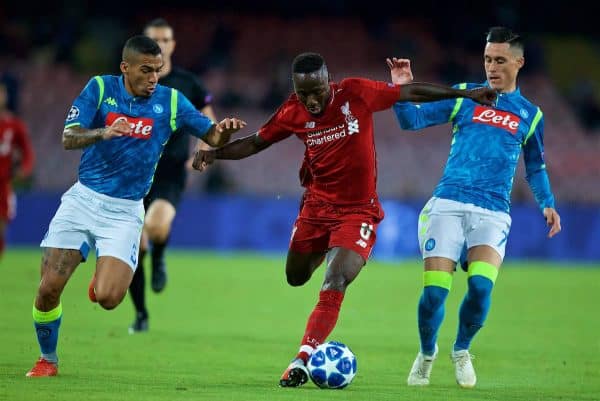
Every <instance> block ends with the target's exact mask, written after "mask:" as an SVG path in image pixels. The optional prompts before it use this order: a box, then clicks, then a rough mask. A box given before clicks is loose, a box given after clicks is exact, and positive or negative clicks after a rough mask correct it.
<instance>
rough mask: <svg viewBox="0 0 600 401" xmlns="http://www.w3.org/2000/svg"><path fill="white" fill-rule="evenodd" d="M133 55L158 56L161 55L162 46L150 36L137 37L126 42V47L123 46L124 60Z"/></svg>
mask: <svg viewBox="0 0 600 401" xmlns="http://www.w3.org/2000/svg"><path fill="white" fill-rule="evenodd" d="M131 53H138V54H151V55H153V56H158V55H159V54H160V46H159V45H158V43H156V42H155V41H154V40H152V39H150V38H149V37H148V36H145V35H136V36H132V37H131V38H129V39H127V42H125V46H123V60H125V59H126V58H128V56H129V55H130V54H131Z"/></svg>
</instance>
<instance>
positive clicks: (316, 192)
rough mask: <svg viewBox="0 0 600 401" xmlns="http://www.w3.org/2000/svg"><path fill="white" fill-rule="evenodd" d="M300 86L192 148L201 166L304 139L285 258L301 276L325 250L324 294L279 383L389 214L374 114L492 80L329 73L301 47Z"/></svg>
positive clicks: (291, 275)
mask: <svg viewBox="0 0 600 401" xmlns="http://www.w3.org/2000/svg"><path fill="white" fill-rule="evenodd" d="M292 80H293V83H294V91H295V93H294V94H292V95H291V96H290V98H289V99H288V100H287V101H286V102H285V103H283V104H282V105H281V106H280V107H279V109H278V110H277V111H276V112H275V114H274V115H273V116H272V117H271V119H270V120H269V121H268V122H267V123H266V124H265V125H263V126H262V128H260V130H259V131H258V132H257V133H256V134H254V135H250V136H247V137H245V138H242V139H238V140H236V141H234V142H232V143H230V144H229V145H227V146H224V147H222V148H219V149H216V150H210V151H203V150H200V151H198V152H197V153H196V157H195V160H194V167H195V168H197V169H200V170H202V168H203V166H204V165H205V164H210V163H212V162H213V161H214V160H215V159H243V158H245V157H248V156H251V155H253V154H255V153H258V152H261V151H263V150H265V149H266V148H268V147H269V146H271V145H272V144H274V143H275V142H279V141H281V140H284V139H286V138H288V137H290V136H292V135H295V136H297V137H298V138H299V139H300V140H302V141H303V142H304V145H305V147H306V151H305V154H304V155H305V156H304V162H303V165H302V167H301V170H300V181H301V184H302V186H304V187H305V189H306V190H305V192H304V195H303V197H302V201H301V207H300V212H299V214H298V217H297V219H296V222H295V224H294V227H293V229H292V239H291V241H290V245H289V251H288V255H287V262H286V277H287V281H288V283H289V284H290V285H291V286H301V285H303V284H305V283H306V282H307V281H308V280H309V279H310V277H311V276H312V274H313V272H314V271H315V270H316V269H317V268H318V267H319V265H321V263H322V262H323V260H324V259H325V257H326V256H327V259H328V261H327V270H326V272H325V280H324V282H323V285H322V287H321V291H320V293H319V300H318V303H317V305H316V307H315V308H314V310H313V312H312V313H311V315H310V317H309V318H308V323H307V326H306V331H305V333H304V336H303V338H302V341H301V345H300V349H299V351H298V354H297V355H296V357H295V358H294V359H293V361H292V362H291V363H290V365H289V366H288V367H287V369H286V370H285V371H284V373H283V375H282V377H281V379H280V381H279V383H280V385H281V386H282V387H297V386H300V385H302V384H304V383H306V381H307V380H308V371H307V369H306V362H307V360H308V358H309V357H310V355H311V353H312V352H313V350H314V349H315V348H316V347H317V346H318V345H319V344H321V343H322V342H324V341H325V339H326V338H327V336H328V335H329V334H330V333H331V331H332V330H333V329H334V327H335V324H336V322H337V319H338V314H339V311H340V307H341V304H342V300H343V298H344V294H345V292H346V288H347V287H348V285H349V284H350V283H351V282H352V281H353V280H354V279H355V278H356V277H357V275H358V274H359V272H360V270H361V269H362V267H363V266H364V265H365V263H366V261H367V259H368V258H369V255H370V253H371V249H372V248H373V245H374V244H375V237H376V235H375V232H376V230H377V226H378V224H379V222H380V221H381V220H382V219H383V210H382V209H381V205H380V203H379V199H378V196H377V192H376V181H377V168H376V154H375V145H374V136H373V113H374V112H377V111H381V110H386V109H389V108H390V107H391V106H392V105H393V104H394V103H395V102H397V101H398V100H411V101H423V102H426V101H434V100H439V99H446V98H456V97H459V96H466V97H468V98H472V99H474V100H477V101H479V102H482V103H487V104H491V103H492V102H493V100H494V99H495V97H496V94H495V92H494V91H492V90H490V89H487V88H480V89H474V90H459V89H452V88H449V87H444V86H438V85H433V84H425V83H415V84H408V85H394V84H391V83H386V82H377V81H372V80H369V79H364V78H349V79H344V80H342V81H341V82H340V83H334V82H330V78H329V73H328V70H327V66H326V64H325V60H324V59H323V57H321V56H320V55H319V54H316V53H303V54H300V55H298V56H297V57H296V58H295V59H294V61H293V64H292Z"/></svg>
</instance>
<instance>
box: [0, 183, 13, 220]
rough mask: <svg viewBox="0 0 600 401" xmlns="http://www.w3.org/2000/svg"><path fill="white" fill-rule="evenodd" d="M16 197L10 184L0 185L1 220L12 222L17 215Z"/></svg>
mask: <svg viewBox="0 0 600 401" xmlns="http://www.w3.org/2000/svg"><path fill="white" fill-rule="evenodd" d="M15 206H16V205H15V195H14V194H13V192H12V189H11V187H10V184H4V183H0V220H4V221H8V220H11V219H12V218H13V217H14V215H15Z"/></svg>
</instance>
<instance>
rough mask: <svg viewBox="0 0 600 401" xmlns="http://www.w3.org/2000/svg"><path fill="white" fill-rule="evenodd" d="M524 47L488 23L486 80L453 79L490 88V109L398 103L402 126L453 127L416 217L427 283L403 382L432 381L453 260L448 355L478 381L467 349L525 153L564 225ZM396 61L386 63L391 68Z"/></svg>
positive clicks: (495, 266) (460, 372)
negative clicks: (458, 299)
mask: <svg viewBox="0 0 600 401" xmlns="http://www.w3.org/2000/svg"><path fill="white" fill-rule="evenodd" d="M523 49H524V47H523V40H522V38H521V37H520V36H519V35H518V34H515V33H514V32H512V31H511V30H510V29H508V28H504V27H494V28H491V29H490V31H489V32H488V34H487V38H486V45H485V50H484V54H483V61H484V67H485V73H486V77H487V81H486V82H484V83H483V84H467V83H462V84H459V85H457V86H456V87H457V88H465V89H473V88H481V87H488V88H492V89H494V90H496V91H497V92H498V98H497V102H496V104H495V105H494V106H493V107H489V106H482V105H478V104H476V103H475V102H472V101H471V100H470V99H462V98H460V99H456V100H444V101H439V102H433V103H428V104H422V105H418V106H417V105H414V104H412V103H408V102H401V103H397V104H396V105H394V111H395V113H396V116H397V118H398V121H399V122H400V126H401V127H402V129H406V130H419V129H422V128H425V127H429V126H432V125H437V124H445V123H448V122H450V123H451V124H452V145H451V148H450V155H449V157H448V161H447V163H446V167H445V170H444V175H443V176H442V178H441V180H440V182H439V183H438V185H437V187H436V188H435V190H434V192H433V197H432V198H431V199H430V200H429V201H428V202H427V204H426V205H425V207H424V208H423V211H422V212H421V215H420V217H419V228H418V235H419V244H420V248H421V252H422V254H423V259H424V275H423V286H424V288H423V293H422V295H421V298H420V300H419V305H418V329H419V335H420V340H421V349H420V351H419V353H418V354H417V357H416V359H415V361H414V363H413V366H412V368H411V370H410V373H409V375H408V379H407V381H408V385H411V386H423V385H428V384H429V379H430V374H431V370H432V366H433V362H434V360H435V359H436V357H437V354H438V345H437V334H438V331H439V328H440V326H441V324H442V320H443V318H444V304H445V301H446V297H447V295H448V293H449V291H450V288H451V285H452V279H453V273H454V271H455V268H456V264H457V262H458V261H460V262H461V266H462V267H463V269H464V270H466V271H467V276H468V290H467V293H466V295H465V297H464V299H463V302H462V304H461V306H460V310H459V323H458V333H457V335H456V340H455V341H454V345H453V347H452V351H451V358H452V361H453V363H454V366H455V376H456V381H457V383H458V384H459V385H460V386H461V387H465V388H471V387H474V386H475V384H476V382H477V376H476V374H475V369H474V367H473V363H472V361H471V354H470V353H469V348H470V345H471V341H472V340H473V338H474V336H475V334H476V333H477V332H478V331H479V329H481V327H482V326H483V325H484V323H485V320H486V317H487V314H488V311H489V309H490V302H491V293H492V289H493V287H494V284H495V282H496V278H497V276H498V270H499V269H500V266H501V264H502V261H503V259H504V253H505V246H506V239H507V237H508V233H509V231H510V226H511V218H510V215H509V213H510V193H511V189H512V183H513V179H514V176H515V170H516V167H517V162H518V160H519V155H520V154H521V152H523V156H524V161H525V169H526V174H527V181H528V183H529V186H530V187H531V189H532V191H533V194H534V196H535V200H536V201H537V204H538V205H539V208H540V212H541V214H542V215H543V217H544V219H545V220H546V223H547V225H548V226H549V227H550V231H549V233H548V237H549V238H552V237H553V236H554V235H556V234H557V233H558V232H560V230H561V225H560V216H559V214H558V213H557V212H556V210H555V206H554V196H553V194H552V191H551V189H550V180H549V178H548V173H547V171H546V164H545V161H544V141H543V138H544V115H543V113H542V110H541V109H540V108H539V107H538V106H536V105H535V104H533V103H531V102H530V101H529V100H528V99H526V98H525V97H524V96H523V95H522V94H521V91H520V89H519V87H518V85H517V75H518V73H519V70H520V69H521V68H522V67H523V65H524V63H525V58H524V54H523ZM395 62H396V60H393V61H392V60H388V64H389V65H390V67H392V68H393V66H394V65H395ZM398 70H402V72H401V73H400V72H399V73H398V74H396V75H395V76H392V80H393V82H395V83H399V84H400V83H406V82H410V81H411V80H412V72H411V71H410V65H406V64H405V65H404V67H402V68H400V67H399V68H398ZM461 254H462V255H463V256H462V257H461ZM464 257H466V259H463V258H464Z"/></svg>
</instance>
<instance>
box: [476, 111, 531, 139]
mask: <svg viewBox="0 0 600 401" xmlns="http://www.w3.org/2000/svg"><path fill="white" fill-rule="evenodd" d="M473 121H475V122H476V123H479V124H486V125H491V126H492V127H497V128H502V129H505V130H507V131H509V132H510V133H511V134H513V135H515V134H516V133H517V130H518V129H519V123H520V122H521V119H520V118H519V117H518V116H516V115H514V114H512V113H509V112H508V111H502V110H496V109H491V108H489V107H485V106H476V107H475V111H473Z"/></svg>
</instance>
